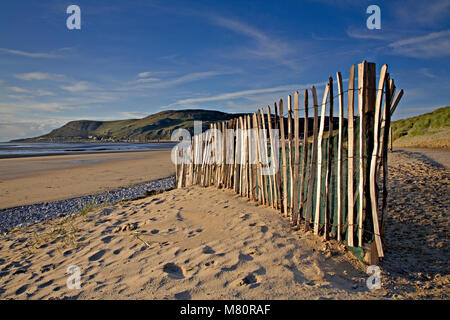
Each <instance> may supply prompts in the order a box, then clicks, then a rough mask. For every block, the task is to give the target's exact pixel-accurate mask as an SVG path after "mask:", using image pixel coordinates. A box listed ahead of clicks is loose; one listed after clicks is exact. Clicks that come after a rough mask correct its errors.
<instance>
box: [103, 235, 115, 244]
mask: <svg viewBox="0 0 450 320" xmlns="http://www.w3.org/2000/svg"><path fill="white" fill-rule="evenodd" d="M113 238H114V236H107V237H104V238H102V241H103V242H104V243H110V242H111V239H113Z"/></svg>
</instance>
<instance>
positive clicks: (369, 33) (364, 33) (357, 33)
mask: <svg viewBox="0 0 450 320" xmlns="http://www.w3.org/2000/svg"><path fill="white" fill-rule="evenodd" d="M346 32H347V36H349V37H350V38H354V39H375V40H386V41H389V40H390V38H392V36H391V34H388V33H385V32H383V31H381V30H368V29H362V30H360V29H356V28H353V27H350V28H348V29H347V31H346Z"/></svg>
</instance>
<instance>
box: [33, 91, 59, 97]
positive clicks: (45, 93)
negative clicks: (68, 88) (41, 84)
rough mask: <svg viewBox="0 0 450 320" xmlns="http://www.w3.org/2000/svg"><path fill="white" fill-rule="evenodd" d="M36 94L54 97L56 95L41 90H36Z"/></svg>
mask: <svg viewBox="0 0 450 320" xmlns="http://www.w3.org/2000/svg"><path fill="white" fill-rule="evenodd" d="M36 94H37V95H38V96H56V94H55V93H54V92H51V91H47V90H41V89H38V90H37V91H36Z"/></svg>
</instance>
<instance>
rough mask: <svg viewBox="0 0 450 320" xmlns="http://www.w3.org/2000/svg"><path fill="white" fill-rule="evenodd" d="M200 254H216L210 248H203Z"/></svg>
mask: <svg viewBox="0 0 450 320" xmlns="http://www.w3.org/2000/svg"><path fill="white" fill-rule="evenodd" d="M202 252H203V253H206V254H214V253H216V252H215V251H214V249H213V248H211V247H210V246H206V247H204V248H203V249H202Z"/></svg>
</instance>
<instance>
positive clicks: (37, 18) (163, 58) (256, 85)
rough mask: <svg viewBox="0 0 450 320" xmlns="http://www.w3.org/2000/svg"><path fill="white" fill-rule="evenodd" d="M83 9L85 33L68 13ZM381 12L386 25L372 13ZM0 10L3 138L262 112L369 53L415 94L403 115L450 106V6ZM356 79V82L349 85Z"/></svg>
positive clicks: (184, 4) (97, 4)
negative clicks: (112, 123) (372, 24)
mask: <svg viewBox="0 0 450 320" xmlns="http://www.w3.org/2000/svg"><path fill="white" fill-rule="evenodd" d="M71 4H76V5H78V6H79V7H80V8H81V19H82V22H81V23H82V25H81V30H68V29H67V27H66V19H67V17H68V16H69V15H68V14H66V9H67V7H68V6H69V5H71ZM371 4H376V5H378V6H379V7H380V8H381V30H369V29H367V27H366V19H367V18H368V17H369V14H366V8H367V7H368V6H369V5H371ZM1 7H2V8H1V10H0V39H1V42H0V141H6V140H9V139H13V138H20V137H29V136H36V135H40V134H43V133H47V132H48V131H50V130H51V129H54V128H56V127H59V126H61V125H63V124H64V123H66V122H68V121H71V120H77V119H92V120H115V119H125V118H141V117H144V116H146V115H148V114H151V113H155V112H159V111H162V110H168V109H185V108H202V109H214V110H221V111H226V112H253V111H255V110H256V108H258V107H262V106H267V105H268V104H273V102H274V101H275V100H278V99H279V98H285V97H286V96H287V95H288V94H292V93H293V91H294V90H303V89H305V88H309V87H310V86H311V85H313V84H314V85H316V86H317V87H318V88H319V90H320V89H323V83H324V82H325V81H326V80H327V79H328V77H329V76H333V77H335V73H336V71H340V72H342V75H343V78H344V79H346V78H347V77H348V70H349V67H350V66H351V65H352V64H357V63H359V62H361V61H362V60H364V59H365V60H367V61H371V62H376V63H377V69H378V70H379V69H380V68H381V65H382V64H384V63H386V64H388V65H389V72H390V74H391V77H392V78H394V79H395V82H396V85H397V87H398V88H403V89H404V90H405V96H404V97H403V99H402V102H401V103H400V105H399V107H398V109H397V111H396V113H395V115H394V119H399V118H405V117H408V116H412V115H416V114H421V113H425V112H429V111H431V110H433V109H435V108H437V107H441V106H445V105H448V104H450V77H449V71H450V68H449V66H450V1H442V0H441V1H435V0H428V1H411V0H408V1H363V0H361V1H359V0H358V1H354V0H341V1H329V0H315V1H313V0H305V1H290V0H285V1H262V0H260V1H245V0H239V1H231V0H228V1H204V0H201V1H200V0H196V1H186V0H185V1H172V0H158V1H151V0H128V1H123V0H122V1H116V0H108V1H106V0H105V1H103V0H98V1H87V0H73V1H71V2H69V1H62V0H53V1H50V0H41V1H31V0H28V1H24V0H15V1H8V2H5V3H2V5H1ZM344 86H346V84H344Z"/></svg>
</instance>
